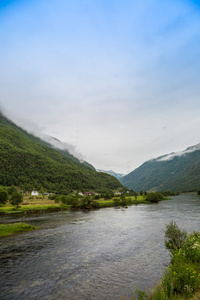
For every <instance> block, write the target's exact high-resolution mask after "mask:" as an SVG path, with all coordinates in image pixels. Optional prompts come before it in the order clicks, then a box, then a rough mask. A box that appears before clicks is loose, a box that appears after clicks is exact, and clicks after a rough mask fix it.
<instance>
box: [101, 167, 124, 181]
mask: <svg viewBox="0 0 200 300" xmlns="http://www.w3.org/2000/svg"><path fill="white" fill-rule="evenodd" d="M96 171H97V172H103V173H107V174H110V175H112V176H114V177H116V178H117V179H120V178H122V177H123V176H124V174H120V173H116V172H114V171H112V170H109V171H105V170H100V169H96Z"/></svg>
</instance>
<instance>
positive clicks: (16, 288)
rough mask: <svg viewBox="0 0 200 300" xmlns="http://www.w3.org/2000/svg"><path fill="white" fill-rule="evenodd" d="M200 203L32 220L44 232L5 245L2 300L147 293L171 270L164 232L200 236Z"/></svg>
mask: <svg viewBox="0 0 200 300" xmlns="http://www.w3.org/2000/svg"><path fill="white" fill-rule="evenodd" d="M199 213H200V199H199V198H198V197H196V196H195V195H182V196H178V197H175V198H173V200H170V201H164V202H160V203H158V204H154V205H138V206H131V207H129V208H128V209H115V208H106V209H101V210H94V211H89V212H81V211H78V212H59V213H49V214H42V215H38V216H30V217H27V218H22V217H21V218H17V219H16V218H15V219H14V218H12V219H11V217H2V218H1V222H10V221H11V220H12V221H13V222H15V221H16V220H17V221H20V222H21V221H26V222H27V223H29V224H33V225H37V226H39V228H40V229H39V230H37V231H33V232H29V233H25V234H22V235H18V236H14V237H7V238H4V239H1V240H0V272H1V276H0V299H10V300H14V299H20V300H21V299H26V300H27V299H50V300H54V299H72V300H76V299H77V300H81V299H83V300H84V299H85V300H86V299H92V300H93V299H95V300H96V299H97V300H98V299H101V300H102V299H106V300H107V299H109V300H112V299H120V296H121V295H124V296H125V297H127V299H130V297H131V295H132V292H133V290H134V289H135V287H138V288H140V289H143V290H144V289H145V290H148V289H149V288H150V287H151V286H152V285H153V284H154V283H155V282H156V281H157V280H158V279H159V277H160V276H161V274H162V272H163V270H164V268H165V266H167V264H168V263H169V255H168V251H167V250H166V249H165V247H164V242H163V241H164V231H165V224H168V223H169V222H170V221H171V220H174V221H175V222H177V224H178V225H179V226H180V227H182V228H185V229H186V230H187V231H193V230H200V228H199Z"/></svg>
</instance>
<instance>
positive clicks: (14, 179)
mask: <svg viewBox="0 0 200 300" xmlns="http://www.w3.org/2000/svg"><path fill="white" fill-rule="evenodd" d="M58 143H61V142H60V141H58ZM60 148H62V147H60ZM0 184H1V185H4V186H10V185H12V184H13V185H16V186H20V187H21V188H23V189H24V190H32V189H43V190H47V191H54V192H57V193H68V192H70V191H72V190H82V191H85V190H95V191H98V192H100V191H107V190H111V189H112V190H113V189H118V188H123V186H122V185H121V183H120V182H119V181H118V180H117V179H116V178H115V177H113V176H110V175H108V174H105V173H98V172H96V170H95V169H94V167H93V166H91V165H90V164H88V163H87V162H82V163H81V162H80V161H79V160H78V159H77V158H76V157H74V156H73V155H71V154H70V153H69V152H68V151H67V150H66V149H65V148H63V149H59V148H58V147H56V148H55V147H54V146H53V145H52V143H50V142H49V143H48V142H46V141H44V140H42V139H41V138H39V137H36V136H34V135H32V134H30V133H28V132H27V131H26V130H24V129H22V128H20V127H18V126H17V125H16V124H14V123H13V122H12V121H10V120H9V119H8V118H6V117H5V116H4V115H3V114H2V113H0Z"/></svg>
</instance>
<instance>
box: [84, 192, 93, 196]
mask: <svg viewBox="0 0 200 300" xmlns="http://www.w3.org/2000/svg"><path fill="white" fill-rule="evenodd" d="M84 195H85V196H91V195H92V194H91V193H90V192H85V193H84Z"/></svg>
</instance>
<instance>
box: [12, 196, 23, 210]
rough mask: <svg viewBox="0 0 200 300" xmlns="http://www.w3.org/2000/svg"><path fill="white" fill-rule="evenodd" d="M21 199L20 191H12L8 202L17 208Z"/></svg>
mask: <svg viewBox="0 0 200 300" xmlns="http://www.w3.org/2000/svg"><path fill="white" fill-rule="evenodd" d="M22 201H23V196H22V194H21V193H17V192H14V193H13V194H12V195H11V198H10V203H11V205H13V206H16V207H17V209H18V207H19V204H20V203H22Z"/></svg>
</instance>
